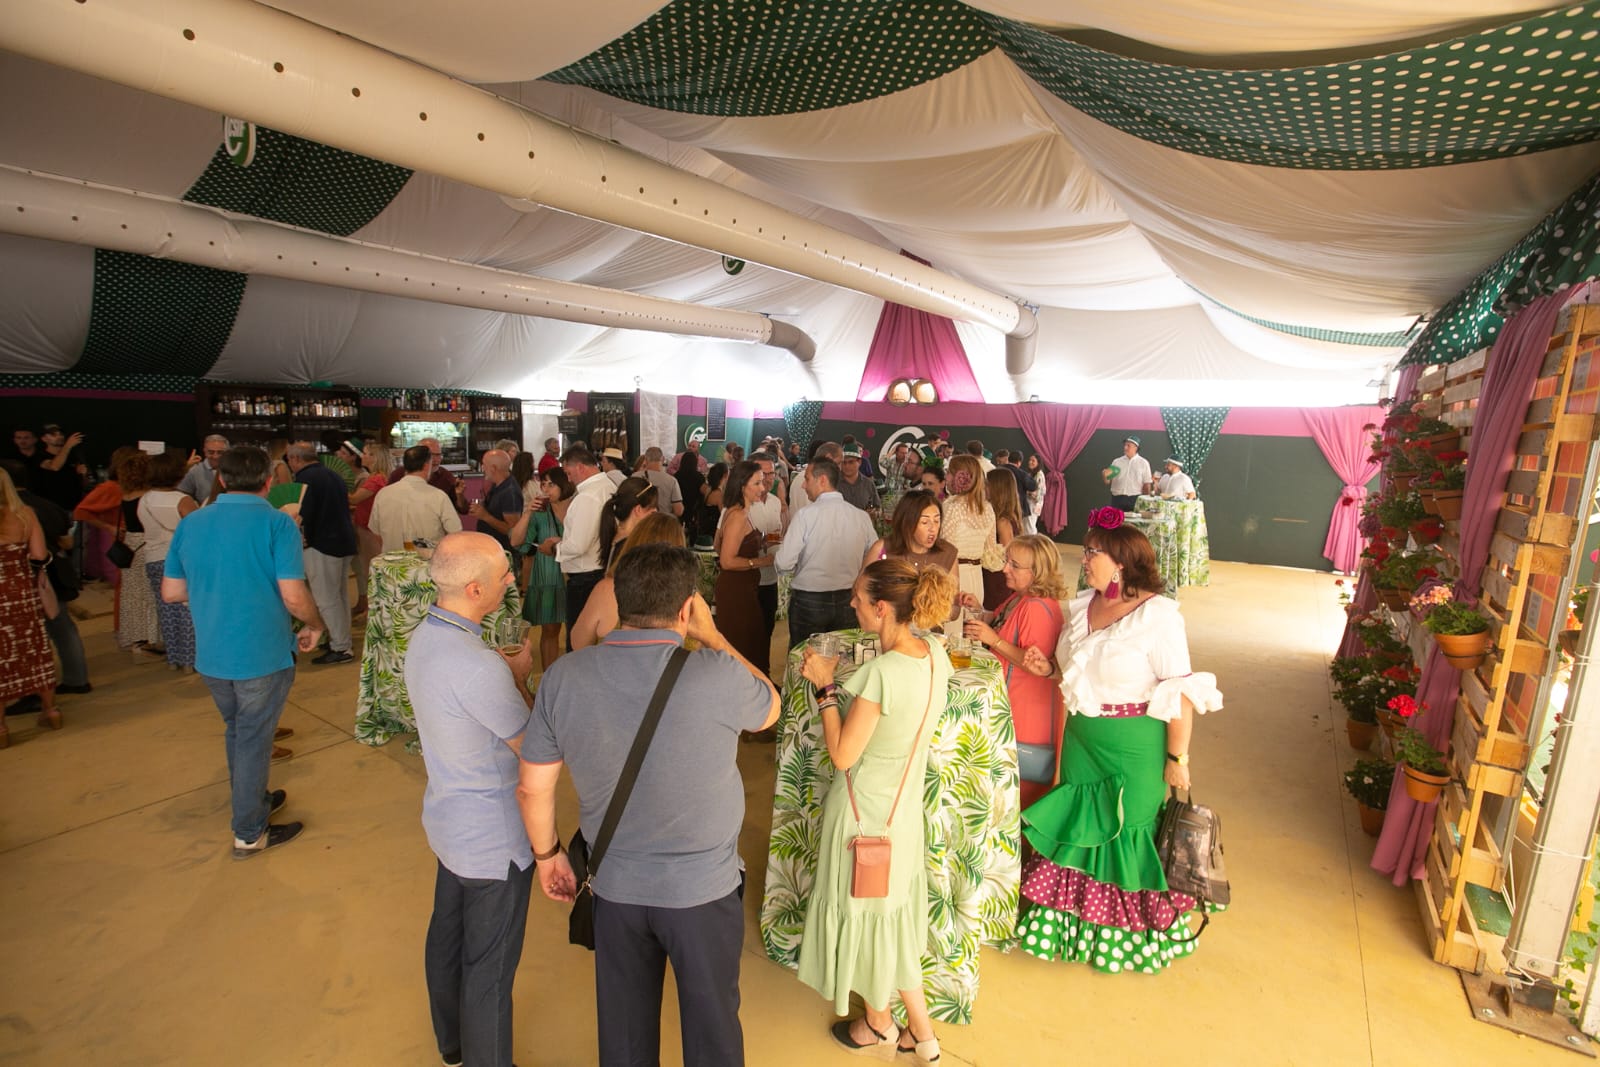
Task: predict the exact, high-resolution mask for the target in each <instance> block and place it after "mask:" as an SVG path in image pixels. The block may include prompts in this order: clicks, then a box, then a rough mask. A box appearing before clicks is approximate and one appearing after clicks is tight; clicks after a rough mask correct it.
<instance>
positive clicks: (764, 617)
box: [756, 582, 778, 646]
mask: <svg viewBox="0 0 1600 1067" xmlns="http://www.w3.org/2000/svg"><path fill="white" fill-rule="evenodd" d="M756 603H758V604H760V605H761V625H762V626H763V627H764V628H765V629H766V634H767V644H768V645H769V646H770V645H771V644H772V631H773V630H774V629H776V628H777V625H778V583H777V582H773V583H772V584H771V585H758V586H756Z"/></svg>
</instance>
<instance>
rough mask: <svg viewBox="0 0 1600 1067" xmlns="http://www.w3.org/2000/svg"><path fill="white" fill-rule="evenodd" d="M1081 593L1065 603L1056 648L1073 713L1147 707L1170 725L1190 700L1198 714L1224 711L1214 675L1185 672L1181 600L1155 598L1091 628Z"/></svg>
mask: <svg viewBox="0 0 1600 1067" xmlns="http://www.w3.org/2000/svg"><path fill="white" fill-rule="evenodd" d="M1095 595H1096V594H1095V591H1094V590H1093V589H1090V590H1086V591H1085V592H1082V593H1079V594H1078V595H1077V596H1075V597H1073V598H1072V600H1070V601H1068V602H1067V619H1066V625H1064V626H1062V627H1061V639H1060V641H1059V642H1058V643H1057V645H1056V662H1057V663H1058V664H1060V665H1061V692H1062V695H1063V696H1065V697H1066V706H1067V710H1068V711H1070V712H1071V713H1072V714H1074V715H1094V716H1098V715H1102V714H1105V712H1102V711H1101V709H1100V706H1101V705H1102V704H1143V703H1148V704H1149V705H1150V707H1149V710H1147V711H1146V712H1145V714H1146V715H1148V716H1149V717H1150V718H1152V719H1160V720H1161V721H1163V722H1171V721H1172V720H1173V719H1176V718H1178V717H1179V716H1180V715H1182V713H1183V698H1184V697H1188V698H1189V702H1190V703H1191V704H1193V705H1194V710H1195V711H1196V712H1197V713H1199V714H1205V713H1206V712H1208V711H1218V710H1220V709H1221V708H1222V693H1221V692H1219V691H1218V689H1217V676H1216V675H1214V674H1210V673H1207V672H1203V671H1202V672H1199V673H1196V672H1193V671H1191V670H1190V669H1189V637H1188V634H1187V632H1186V631H1185V629H1184V625H1183V615H1182V614H1181V613H1180V612H1179V611H1178V602H1177V601H1175V600H1173V599H1171V598H1169V597H1164V596H1153V597H1151V598H1150V599H1148V600H1146V601H1145V602H1144V603H1143V604H1141V605H1139V606H1138V607H1137V608H1135V609H1134V610H1133V611H1131V612H1130V613H1128V614H1127V615H1124V616H1123V617H1122V618H1120V619H1118V620H1117V621H1116V622H1114V623H1112V624H1111V625H1110V626H1107V627H1105V628H1104V629H1101V630H1095V631H1093V632H1091V631H1090V630H1089V602H1090V600H1091V599H1093V598H1094V596H1095Z"/></svg>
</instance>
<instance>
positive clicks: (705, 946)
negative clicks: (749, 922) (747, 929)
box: [594, 891, 744, 1067]
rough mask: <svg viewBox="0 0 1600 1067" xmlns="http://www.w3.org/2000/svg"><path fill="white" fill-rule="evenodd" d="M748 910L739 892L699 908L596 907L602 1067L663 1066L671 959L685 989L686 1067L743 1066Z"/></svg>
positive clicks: (598, 903) (601, 903)
mask: <svg viewBox="0 0 1600 1067" xmlns="http://www.w3.org/2000/svg"><path fill="white" fill-rule="evenodd" d="M743 948H744V906H743V905H742V904H741V903H740V900H739V894H738V892H737V891H735V892H732V893H729V894H728V895H727V896H725V897H723V898H722V899H720V900H713V901H711V902H710V903H709V904H701V905H698V906H696V907H693V908H652V907H646V906H644V905H641V904H617V903H614V902H612V901H609V900H606V899H604V898H602V897H598V896H597V897H596V898H595V905H594V949H595V951H594V993H595V1004H596V1009H597V1015H598V1021H599V1031H600V1064H601V1067H657V1065H658V1064H659V1063H660V1062H661V987H662V983H663V982H664V981H665V980H666V965H667V961H669V960H670V961H671V962H672V976H673V978H674V979H675V980H676V981H677V985H678V1022H679V1028H680V1029H681V1030H682V1031H683V1063H684V1067H741V1065H742V1064H743V1063H744V1030H743V1029H742V1028H741V1027H740V1025H739V956H740V953H741V952H742V951H743Z"/></svg>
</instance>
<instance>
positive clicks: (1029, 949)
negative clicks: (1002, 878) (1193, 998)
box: [1017, 901, 1199, 974]
mask: <svg viewBox="0 0 1600 1067" xmlns="http://www.w3.org/2000/svg"><path fill="white" fill-rule="evenodd" d="M1175 929H1176V930H1177V931H1178V933H1179V935H1180V936H1182V937H1185V938H1186V937H1188V934H1189V929H1188V926H1187V924H1185V923H1184V922H1183V920H1182V919H1181V918H1180V919H1179V922H1178V925H1177V926H1176V927H1175ZM1017 933H1018V935H1019V936H1020V937H1021V939H1022V950H1023V951H1024V952H1026V953H1027V954H1028V955H1030V956H1037V957H1039V958H1040V959H1042V960H1070V961H1072V962H1075V963H1087V964H1088V965H1089V966H1091V967H1093V968H1094V969H1095V970H1097V971H1102V972H1104V973H1106V974H1122V973H1128V972H1138V973H1140V974H1159V973H1160V972H1161V971H1164V970H1166V969H1167V968H1168V967H1170V966H1171V965H1172V964H1173V963H1175V962H1177V961H1178V960H1180V959H1182V958H1183V957H1185V956H1190V955H1193V954H1194V950H1195V946H1196V945H1197V944H1198V943H1199V942H1198V941H1195V940H1187V941H1185V940H1174V939H1173V938H1172V937H1171V936H1170V935H1168V934H1166V933H1163V932H1162V931H1160V930H1122V929H1119V928H1117V927H1115V926H1097V925H1096V924H1094V923H1092V922H1089V921H1088V920H1086V919H1081V918H1079V917H1078V916H1076V915H1073V914H1071V913H1069V912H1064V911H1056V910H1055V909H1054V908H1047V907H1044V906H1043V905H1041V904H1035V903H1033V902H1032V901H1029V902H1027V903H1026V904H1025V905H1024V906H1023V911H1022V918H1021V920H1020V922H1019V923H1018V926H1017Z"/></svg>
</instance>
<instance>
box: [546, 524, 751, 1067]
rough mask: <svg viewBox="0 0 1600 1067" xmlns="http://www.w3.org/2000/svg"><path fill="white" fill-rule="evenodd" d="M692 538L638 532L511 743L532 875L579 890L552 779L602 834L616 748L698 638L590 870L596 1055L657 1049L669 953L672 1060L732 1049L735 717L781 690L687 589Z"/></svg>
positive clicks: (589, 829) (740, 724)
mask: <svg viewBox="0 0 1600 1067" xmlns="http://www.w3.org/2000/svg"><path fill="white" fill-rule="evenodd" d="M699 573H700V568H699V564H698V563H697V562H696V560H695V557H694V553H692V552H690V551H689V550H688V549H685V548H677V547H675V546H672V545H645V546H643V547H640V548H637V549H634V550H633V551H631V552H629V553H628V554H627V555H625V556H623V557H622V559H621V560H620V561H619V562H618V564H617V571H616V574H615V576H614V577H615V583H616V596H617V615H618V619H619V621H620V624H621V625H620V628H619V629H616V630H613V631H612V632H611V633H610V634H609V635H607V637H606V638H605V640H604V641H603V642H602V643H601V644H599V645H595V646H593V647H590V648H584V649H579V650H578V651H576V652H571V653H568V654H567V655H565V656H563V657H561V659H559V660H557V661H556V663H555V664H554V666H552V667H550V668H549V669H548V670H546V671H545V674H544V678H543V680H542V681H541V683H540V685H539V694H538V696H537V698H536V699H535V700H534V705H533V717H532V718H531V719H530V720H529V723H528V732H527V734H526V735H525V737H524V738H523V743H522V771H521V780H520V785H519V786H518V798H519V801H520V803H521V805H522V818H523V822H524V823H525V824H526V827H527V833H528V838H529V840H530V841H531V842H532V843H533V849H534V856H535V859H536V861H537V863H536V866H537V868H538V874H539V884H540V887H541V888H542V889H543V890H544V893H545V895H546V896H548V897H549V898H550V899H552V900H559V901H570V900H572V899H573V895H574V893H575V891H576V890H577V884H576V880H575V879H574V878H573V875H572V866H571V864H569V863H568V862H567V857H566V855H565V854H563V853H562V852H560V850H559V847H558V846H559V843H560V837H559V835H558V834H557V831H556V804H555V794H556V782H557V779H559V777H560V775H561V768H562V767H563V766H565V767H566V768H567V770H568V771H569V772H570V773H571V775H572V782H573V785H574V786H576V787H577V791H578V802H579V809H580V810H579V825H580V827H581V829H582V830H583V835H584V838H585V839H586V840H588V841H589V842H591V843H593V842H594V841H595V839H596V838H597V837H598V836H599V833H600V824H601V822H602V821H603V820H604V818H605V814H606V808H607V807H608V806H609V805H610V803H611V795H612V793H613V792H614V791H615V789H616V786H617V780H618V779H619V778H620V777H621V774H622V766H623V763H624V762H625V761H626V760H627V756H628V750H629V749H630V748H631V747H632V745H633V739H634V737H635V736H636V735H637V734H638V732H639V724H640V722H641V721H642V720H643V719H644V712H645V708H646V706H647V705H648V704H649V702H650V696H651V694H652V693H653V692H654V691H655V687H656V683H657V681H658V680H659V679H660V677H661V674H662V671H663V670H664V669H665V668H666V666H667V661H668V660H669V659H670V658H671V656H672V653H673V652H674V651H675V650H676V649H678V648H679V647H680V646H681V645H682V644H683V639H684V638H685V637H692V638H694V639H695V640H696V641H698V642H700V645H701V650H700V651H699V652H696V653H694V654H693V655H691V656H690V657H689V660H688V662H687V663H686V664H685V665H684V668H683V673H682V674H681V675H679V677H678V681H677V684H676V686H675V687H674V688H673V690H672V695H671V697H670V698H669V699H668V701H667V704H666V707H665V710H664V711H663V712H662V715H661V724H660V726H659V728H658V729H657V731H656V735H655V738H654V739H653V741H652V742H651V744H650V749H649V751H648V753H647V755H646V756H645V760H644V765H643V767H642V768H641V769H640V772H639V778H638V780H637V782H635V784H634V788H633V793H632V795H631V796H630V797H629V798H628V801H627V807H626V808H625V809H624V810H623V813H622V817H621V819H620V820H619V821H618V823H617V829H616V834H615V836H614V837H613V838H612V840H611V844H610V846H609V848H608V849H607V851H606V853H605V857H604V861H603V862H602V864H601V866H600V870H599V873H597V874H596V875H595V876H594V884H593V889H594V894H595V912H594V926H595V931H594V938H595V961H594V965H595V968H594V969H595V975H594V984H595V1003H596V1010H597V1016H598V1023H599V1034H600V1057H599V1062H600V1063H601V1065H602V1067H612V1065H623V1064H634V1063H655V1062H657V1060H658V1058H659V1056H658V1052H659V1046H660V1028H661V984H662V978H663V975H664V971H665V963H666V961H668V960H670V961H671V962H672V973H673V976H674V978H675V979H676V981H677V985H678V1004H679V1013H680V1017H681V1023H682V1031H683V1062H684V1063H685V1064H686V1065H688V1067H738V1065H740V1064H743V1063H744V1034H743V1031H742V1030H741V1028H740V1026H739V957H740V953H741V951H742V948H743V941H744V908H743V905H742V904H741V903H740V897H741V896H742V888H743V887H742V874H741V870H742V865H741V863H740V860H739V852H738V846H739V828H740V826H741V824H742V823H743V822H744V783H743V781H742V780H741V779H740V777H739V769H738V767H737V766H736V764H735V762H734V757H735V755H736V752H737V750H738V747H739V732H740V731H741V730H761V729H765V728H766V727H768V726H771V725H772V724H773V723H775V722H777V720H778V693H777V690H775V689H774V688H773V687H772V683H771V682H769V681H768V680H767V676H766V675H765V674H764V673H763V672H762V671H760V670H759V669H757V668H756V667H754V666H752V665H751V664H750V663H749V661H747V660H746V659H745V658H744V657H742V656H740V655H739V653H738V652H737V651H736V650H735V649H734V647H733V646H732V645H730V644H729V643H728V641H727V639H726V638H724V637H723V636H722V634H721V633H720V632H719V631H718V630H717V627H716V623H715V622H714V621H713V619H712V617H711V609H710V608H708V607H707V606H706V602H705V601H704V600H702V599H701V598H700V595H699V594H698V593H697V592H696V591H695V587H696V583H697V582H698V580H699Z"/></svg>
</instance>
